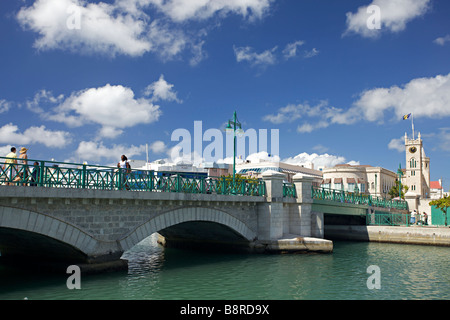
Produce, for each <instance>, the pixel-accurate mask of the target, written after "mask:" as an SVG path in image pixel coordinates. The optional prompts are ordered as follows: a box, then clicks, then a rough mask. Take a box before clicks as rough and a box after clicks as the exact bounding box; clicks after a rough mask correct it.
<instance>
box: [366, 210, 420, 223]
mask: <svg viewBox="0 0 450 320" xmlns="http://www.w3.org/2000/svg"><path fill="white" fill-rule="evenodd" d="M410 220H411V214H409V213H390V212H374V213H371V214H367V216H366V224H367V225H368V226H409V225H410V224H411V222H410Z"/></svg>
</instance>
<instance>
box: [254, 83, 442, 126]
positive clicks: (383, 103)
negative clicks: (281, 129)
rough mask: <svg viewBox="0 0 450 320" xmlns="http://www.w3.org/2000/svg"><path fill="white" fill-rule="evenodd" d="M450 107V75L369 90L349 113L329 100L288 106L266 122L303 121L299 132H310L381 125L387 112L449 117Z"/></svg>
mask: <svg viewBox="0 0 450 320" xmlns="http://www.w3.org/2000/svg"><path fill="white" fill-rule="evenodd" d="M449 105H450V74H448V75H438V76H436V77H432V78H417V79H413V80H411V81H410V82H409V83H407V84H405V85H403V86H392V87H390V88H375V89H370V90H366V91H364V92H362V93H361V94H360V95H359V98H358V100H356V101H355V102H354V103H353V105H352V106H351V107H350V108H349V109H347V110H343V109H340V108H336V107H333V106H330V105H329V104H328V102H327V101H322V102H321V103H319V104H317V105H316V106H310V105H309V104H308V103H304V104H298V105H288V106H287V107H284V108H281V109H279V110H278V113H276V114H269V115H266V116H264V117H263V120H265V121H269V122H272V123H274V124H282V123H288V122H294V121H295V120H298V119H302V120H303V123H301V124H300V125H299V126H298V127H297V131H298V132H299V133H310V132H312V131H314V130H318V129H323V128H327V127H328V126H330V125H332V124H346V125H351V124H354V123H356V122H357V121H361V120H366V121H370V122H380V123H382V122H383V121H384V113H385V112H386V111H392V112H394V114H395V117H396V120H397V121H401V119H402V118H403V116H404V115H405V114H409V113H413V114H414V116H419V117H426V118H442V117H450V108H449V107H448V106H449Z"/></svg>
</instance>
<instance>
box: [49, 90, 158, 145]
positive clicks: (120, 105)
mask: <svg viewBox="0 0 450 320" xmlns="http://www.w3.org/2000/svg"><path fill="white" fill-rule="evenodd" d="M53 112H54V113H53V114H49V115H48V116H47V117H48V119H50V120H53V121H58V122H62V123H65V124H66V125H68V126H72V127H79V126H82V125H85V124H89V123H94V124H99V125H101V126H102V128H101V130H100V133H99V134H100V136H101V137H107V138H114V137H116V136H117V135H119V134H121V133H122V130H123V129H125V128H129V127H133V126H135V125H138V124H148V123H152V122H155V121H157V120H158V119H159V117H160V116H161V110H160V108H159V106H157V105H154V104H153V103H152V102H151V100H149V99H144V98H140V99H136V98H135V96H134V92H133V90H131V89H130V88H126V87H123V86H121V85H116V86H111V85H109V84H107V85H106V86H104V87H100V88H90V89H86V90H82V91H79V92H75V93H73V94H72V95H71V96H70V97H68V98H67V99H65V100H64V102H62V103H61V104H60V105H59V106H57V107H56V108H54V110H53Z"/></svg>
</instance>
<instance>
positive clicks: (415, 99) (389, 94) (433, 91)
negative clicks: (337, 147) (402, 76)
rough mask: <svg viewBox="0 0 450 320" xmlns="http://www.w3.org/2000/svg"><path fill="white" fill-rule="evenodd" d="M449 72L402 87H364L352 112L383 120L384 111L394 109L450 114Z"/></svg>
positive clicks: (401, 113) (399, 112)
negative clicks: (365, 88) (365, 89)
mask: <svg viewBox="0 0 450 320" xmlns="http://www.w3.org/2000/svg"><path fill="white" fill-rule="evenodd" d="M449 106H450V74H448V75H438V76H436V77H434V78H417V79H413V80H411V81H410V82H409V83H407V84H406V85H404V86H402V87H398V86H392V87H390V88H376V89H371V90H367V91H364V92H363V93H362V94H361V95H360V98H359V100H358V101H356V102H355V103H354V106H353V108H352V109H350V110H349V111H348V116H350V114H361V116H362V117H363V118H364V119H366V120H368V121H380V120H382V119H383V116H384V112H385V111H387V110H393V111H394V112H395V114H396V117H397V118H398V119H399V120H400V119H401V118H402V116H404V115H405V114H409V113H414V116H422V117H427V118H439V117H448V116H450V108H449Z"/></svg>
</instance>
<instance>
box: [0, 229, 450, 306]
mask: <svg viewBox="0 0 450 320" xmlns="http://www.w3.org/2000/svg"><path fill="white" fill-rule="evenodd" d="M124 257H125V258H127V259H129V270H128V272H126V271H124V272H115V273H110V274H102V275H89V276H82V278H81V289H80V290H69V289H67V286H66V280H67V278H68V277H69V275H68V274H65V273H61V274H47V273H42V272H38V271H32V269H31V270H22V269H18V268H13V267H11V266H2V265H1V264H0V300H5V299H17V300H22V299H25V298H27V299H29V300H53V299H56V300H75V299H76V300H82V299H88V300H97V299H99V300H109V299H124V300H136V299H138V300H142V299H151V300H159V299H163V300H172V299H176V300H180V299H189V300H303V299H313V300H337V299H339V300H341V299H351V300H374V299H376V300H388V299H389V300H401V299H406V300H412V299H427V300H428V299H432V300H434V299H436V300H448V299H450V269H449V265H448V262H449V257H450V248H444V247H428V246H413V245H396V244H379V243H358V242H335V244H334V252H333V253H332V254H300V255H251V254H225V253H207V252H196V251H184V250H178V249H163V248H161V247H159V246H158V245H157V244H156V242H155V237H153V236H152V237H149V238H147V239H146V240H144V241H143V242H141V243H140V244H138V245H137V246H135V247H134V248H133V249H132V250H130V251H128V252H126V253H125V255H124ZM371 265H376V266H378V267H379V271H380V277H379V280H380V284H381V288H380V289H378V290H377V289H373V290H370V289H368V286H367V280H368V278H369V277H370V276H371V274H369V273H368V272H367V268H368V267H369V266H371Z"/></svg>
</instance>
